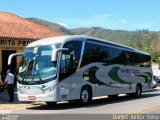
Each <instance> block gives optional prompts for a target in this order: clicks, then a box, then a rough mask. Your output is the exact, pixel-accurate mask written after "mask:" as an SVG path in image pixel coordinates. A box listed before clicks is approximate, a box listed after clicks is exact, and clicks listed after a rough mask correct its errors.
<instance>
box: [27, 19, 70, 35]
mask: <svg viewBox="0 0 160 120" xmlns="http://www.w3.org/2000/svg"><path fill="white" fill-rule="evenodd" d="M26 19H27V20H29V21H31V22H33V23H36V24H39V25H41V26H44V27H46V28H48V29H50V30H53V31H57V32H60V33H62V34H63V35H72V34H73V33H72V32H71V31H70V30H68V29H67V28H65V27H63V26H61V25H59V24H57V23H53V22H49V21H46V20H42V19H39V18H26Z"/></svg>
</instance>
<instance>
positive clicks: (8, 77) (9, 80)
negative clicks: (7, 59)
mask: <svg viewBox="0 0 160 120" xmlns="http://www.w3.org/2000/svg"><path fill="white" fill-rule="evenodd" d="M5 83H6V84H7V89H8V94H9V98H10V99H9V101H8V102H13V100H14V75H13V74H12V73H11V70H10V69H8V70H7V75H6V78H5Z"/></svg>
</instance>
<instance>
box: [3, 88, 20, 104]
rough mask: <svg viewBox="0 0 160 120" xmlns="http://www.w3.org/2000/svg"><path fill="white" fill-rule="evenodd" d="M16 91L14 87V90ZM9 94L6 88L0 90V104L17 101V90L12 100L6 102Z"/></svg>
mask: <svg viewBox="0 0 160 120" xmlns="http://www.w3.org/2000/svg"><path fill="white" fill-rule="evenodd" d="M14 91H16V89H15V90H14ZM8 100H9V95H8V92H7V90H4V91H3V92H0V104H9V103H18V98H17V92H14V102H8Z"/></svg>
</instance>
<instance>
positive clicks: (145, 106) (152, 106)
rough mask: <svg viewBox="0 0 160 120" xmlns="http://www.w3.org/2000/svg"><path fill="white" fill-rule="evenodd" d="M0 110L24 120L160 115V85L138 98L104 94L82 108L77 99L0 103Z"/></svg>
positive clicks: (79, 119) (72, 119)
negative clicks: (52, 104)
mask: <svg viewBox="0 0 160 120" xmlns="http://www.w3.org/2000/svg"><path fill="white" fill-rule="evenodd" d="M7 107H8V108H7ZM0 113H10V114H11V113H13V114H14V115H17V114H21V115H20V116H19V118H20V119H23V120H25V119H26V120H30V119H39V120H44V119H46V120H49V119H51V118H54V119H56V120H61V119H63V118H65V120H75V119H76V120H83V119H84V120H85V119H92V120H97V119H106V118H108V119H112V118H113V114H115V115H117V114H150V113H152V114H153V113H156V114H160V88H157V89H155V90H153V91H152V92H147V93H143V94H142V97H141V98H131V97H129V96H124V95H121V96H119V97H118V98H117V99H113V100H111V99H108V98H107V97H106V98H103V99H96V100H93V102H92V103H91V104H90V105H89V106H86V107H82V106H81V105H79V104H78V103H76V102H73V103H58V104H57V105H56V106H47V105H46V104H45V103H43V102H42V103H32V104H29V103H20V104H19V103H18V102H16V103H12V104H8V103H5V104H0ZM22 114H23V115H22ZM28 114H32V115H28ZM95 114H96V115H95ZM100 114H103V115H100ZM106 114H110V115H106ZM159 118H160V116H159ZM54 119H53V120H54ZM18 120H19V119H18Z"/></svg>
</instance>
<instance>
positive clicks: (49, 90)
mask: <svg viewBox="0 0 160 120" xmlns="http://www.w3.org/2000/svg"><path fill="white" fill-rule="evenodd" d="M55 88H56V85H54V86H51V87H49V88H47V89H45V90H43V93H48V92H51V91H52V90H54V89H55Z"/></svg>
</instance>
